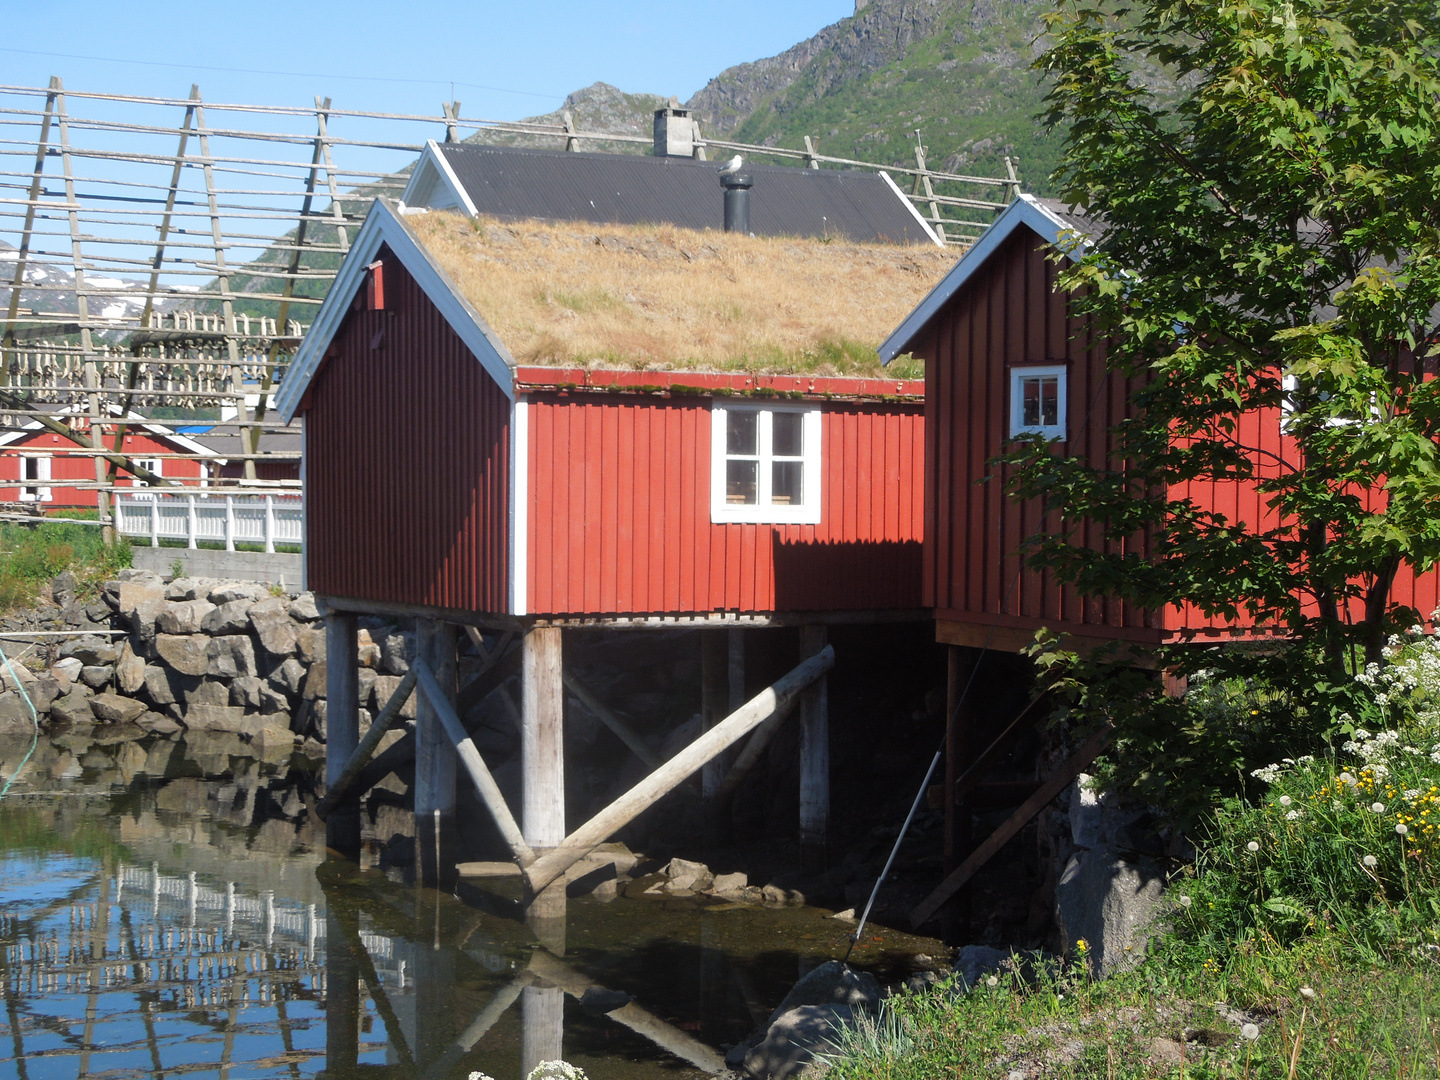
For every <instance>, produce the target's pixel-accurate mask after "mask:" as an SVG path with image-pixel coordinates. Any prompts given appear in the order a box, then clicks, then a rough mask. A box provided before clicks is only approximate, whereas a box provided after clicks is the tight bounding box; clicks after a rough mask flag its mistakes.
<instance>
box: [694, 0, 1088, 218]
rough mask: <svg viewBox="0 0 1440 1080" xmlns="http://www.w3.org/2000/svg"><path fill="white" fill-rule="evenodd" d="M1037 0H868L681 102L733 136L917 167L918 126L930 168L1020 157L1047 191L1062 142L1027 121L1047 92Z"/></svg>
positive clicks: (1029, 179) (1035, 185) (984, 167)
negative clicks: (1039, 64) (810, 142)
mask: <svg viewBox="0 0 1440 1080" xmlns="http://www.w3.org/2000/svg"><path fill="white" fill-rule="evenodd" d="M1048 8H1049V5H1048V4H1046V3H1044V2H1043V0H869V2H868V3H862V4H861V5H859V10H857V11H856V13H855V14H854V15H853V16H852V17H850V18H847V19H841V20H840V21H839V22H837V23H835V24H834V25H832V26H827V27H825V28H824V29H823V30H821V31H820V32H819V33H818V34H816V35H815V36H814V37H812V38H810V39H809V40H807V41H802V42H801V43H800V44H798V45H796V46H794V47H793V48H791V49H787V50H786V51H785V52H783V53H781V54H779V55H778V56H772V57H769V58H767V59H764V60H756V61H754V62H752V63H747V64H740V65H737V66H736V67H733V68H729V69H727V70H726V71H723V72H721V73H720V74H719V75H717V76H716V77H715V78H713V79H711V80H710V82H709V83H707V84H706V85H705V87H704V88H703V89H701V90H700V91H699V93H697V94H695V96H694V97H692V98H691V99H690V100H689V102H687V105H688V106H689V107H690V108H691V109H692V110H693V111H694V112H695V114H696V115H697V116H698V117H699V119H700V122H701V126H702V129H703V130H705V131H707V132H710V133H714V134H719V135H723V136H724V137H727V138H731V139H734V140H736V141H739V142H751V143H759V144H764V145H770V146H776V145H780V146H789V147H797V148H798V147H800V146H802V145H803V141H802V140H803V136H805V135H809V136H811V137H812V138H813V139H814V140H815V142H816V143H817V147H818V149H819V150H820V151H821V153H825V154H831V155H834V156H837V157H853V158H858V159H861V160H865V161H876V162H880V163H884V164H894V165H913V164H914V161H915V140H916V136H915V130H916V129H917V128H918V129H920V132H921V137H922V138H923V141H924V144H925V146H926V147H927V148H928V157H929V161H930V164H931V166H932V167H934V168H941V169H945V170H947V171H959V172H968V173H981V174H985V175H991V176H1003V175H1004V165H1003V158H1004V157H1005V155H1007V154H1010V155H1012V156H1017V157H1018V158H1019V160H1020V171H1021V177H1022V179H1023V180H1024V182H1025V189H1026V190H1027V191H1032V192H1036V193H1040V194H1043V193H1045V192H1046V190H1047V185H1046V180H1045V178H1046V176H1047V174H1048V173H1049V172H1050V170H1051V169H1052V168H1053V167H1054V165H1055V163H1056V161H1057V159H1058V154H1059V143H1060V140H1059V138H1058V137H1057V136H1054V135H1047V134H1046V133H1045V132H1043V131H1042V130H1041V129H1040V128H1039V126H1038V125H1037V124H1036V123H1035V122H1034V120H1033V116H1034V114H1035V113H1036V112H1037V111H1038V110H1039V108H1040V102H1041V97H1042V95H1043V91H1042V88H1041V85H1040V82H1039V80H1038V78H1037V76H1036V74H1035V73H1034V72H1033V71H1031V70H1030V63H1031V61H1032V60H1033V58H1034V57H1035V56H1036V55H1038V54H1039V52H1040V51H1041V45H1040V35H1041V32H1042V30H1043V24H1042V22H1041V20H1040V16H1041V14H1042V13H1043V12H1044V11H1046V10H1048Z"/></svg>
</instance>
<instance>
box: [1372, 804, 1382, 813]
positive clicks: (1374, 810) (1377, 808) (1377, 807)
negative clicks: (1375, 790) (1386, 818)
mask: <svg viewBox="0 0 1440 1080" xmlns="http://www.w3.org/2000/svg"><path fill="white" fill-rule="evenodd" d="M1370 812H1371V813H1372V814H1383V813H1385V804H1384V803H1383V802H1372V803H1371V804H1370Z"/></svg>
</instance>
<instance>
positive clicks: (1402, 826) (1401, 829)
mask: <svg viewBox="0 0 1440 1080" xmlns="http://www.w3.org/2000/svg"><path fill="white" fill-rule="evenodd" d="M1395 831H1396V832H1397V833H1399V834H1400V835H1401V836H1405V835H1406V834H1407V833H1409V832H1410V829H1409V826H1407V825H1406V824H1405V823H1404V822H1403V821H1402V822H1400V823H1399V824H1398V825H1396V826H1395Z"/></svg>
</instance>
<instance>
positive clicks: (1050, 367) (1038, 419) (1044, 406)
mask: <svg viewBox="0 0 1440 1080" xmlns="http://www.w3.org/2000/svg"><path fill="white" fill-rule="evenodd" d="M1065 397H1066V394H1065V365H1064V364H1045V365H1037V366H1033V367H1014V368H1011V369H1010V437H1011V438H1012V439H1013V438H1016V437H1017V436H1020V435H1031V434H1035V435H1043V436H1044V437H1045V438H1047V439H1063V438H1065Z"/></svg>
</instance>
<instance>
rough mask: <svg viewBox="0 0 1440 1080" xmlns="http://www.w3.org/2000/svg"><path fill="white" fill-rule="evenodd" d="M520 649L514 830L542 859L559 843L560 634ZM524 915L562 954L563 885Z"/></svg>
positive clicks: (541, 893) (540, 631) (529, 636)
mask: <svg viewBox="0 0 1440 1080" xmlns="http://www.w3.org/2000/svg"><path fill="white" fill-rule="evenodd" d="M522 647H523V649H524V655H523V657H522V658H521V665H520V671H521V681H522V687H523V688H522V693H521V698H522V700H521V702H520V709H521V719H522V720H523V725H522V728H521V737H520V759H521V777H522V781H521V782H522V786H523V789H524V796H523V798H524V803H523V809H522V811H521V819H520V828H521V830H522V832H523V834H524V837H525V842H526V843H527V844H529V845H530V848H531V850H533V851H534V852H535V853H536V854H537V855H539V856H542V857H543V854H544V853H545V852H548V851H550V850H552V849H553V848H555V847H557V846H558V845H559V844H560V842H561V841H562V840H564V839H565V687H564V682H563V672H564V666H563V664H564V661H563V656H562V638H561V631H560V629H559V628H558V627H548V626H547V627H536V628H534V629H532V630H530V631H529V632H527V633H526V635H525V640H524V642H523V645H522ZM546 884H547V885H548V884H549V883H548V882H547V883H546ZM527 915H528V921H529V923H530V926H531V929H532V930H534V931H535V934H536V936H537V937H539V938H540V939H541V941H544V942H546V944H547V946H548V947H550V948H552V949H555V951H557V952H559V953H561V954H563V953H564V951H565V945H564V941H565V937H564V926H565V882H564V881H563V880H560V881H557V882H555V883H554V884H553V885H551V886H550V887H549V888H548V889H546V888H542V889H540V890H537V894H536V895H535V896H534V897H533V898H532V899H531V901H530V905H529V908H528V910H527ZM557 945H558V948H556V946H557ZM526 993H527V994H528V993H529V991H528V990H527V991H526ZM527 1000H528V999H527Z"/></svg>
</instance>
